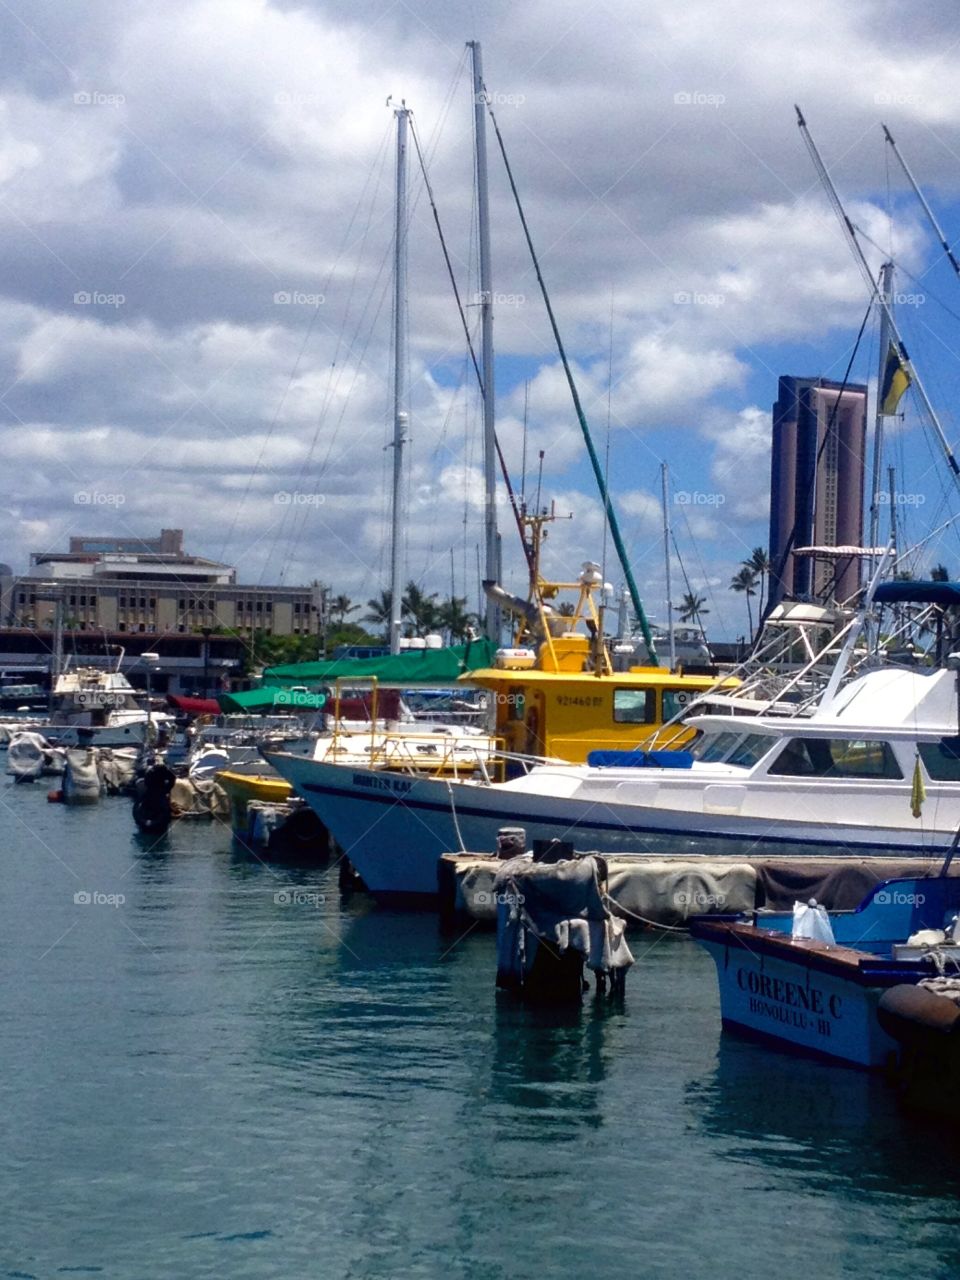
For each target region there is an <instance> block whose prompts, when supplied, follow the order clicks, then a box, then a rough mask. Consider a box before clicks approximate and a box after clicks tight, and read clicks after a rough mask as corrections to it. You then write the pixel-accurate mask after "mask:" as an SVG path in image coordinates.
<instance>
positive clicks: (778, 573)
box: [767, 298, 873, 605]
mask: <svg viewBox="0 0 960 1280" xmlns="http://www.w3.org/2000/svg"><path fill="white" fill-rule="evenodd" d="M872 311H873V298H871V299H870V301H869V302H868V303H867V309H866V311H865V313H864V316H863V320H862V321H861V322H860V332H859V333H858V334H857V340H856V342H855V343H854V344H853V350H852V351H851V352H850V359H849V360H848V361H847V368H846V371H845V372H844V375H843V381H842V382H841V384H840V389H839V391H838V392H837V393H836V397H835V399H834V402H833V407H832V409H831V411H830V418H829V420H828V422H827V426H826V429H825V430H824V433H823V440H822V441H821V442H820V446H819V448H818V449H817V454H816V457H815V458H814V460H813V466H812V467H811V468H810V472H811V474H810V476H809V478H808V481H807V488H808V489H813V487H814V485H815V483H816V478H817V467H819V465H820V459H821V458H822V457H823V451H824V449H825V448H826V447H827V441H828V440H829V439H830V435H831V432H832V431H833V425H834V423H835V422H836V419H837V414H838V412H839V411H840V401H841V399H842V397H843V394H844V392H845V391H846V389H847V383H848V381H849V380H850V373H851V370H852V369H853V362H854V360H856V358H857V351H858V350H859V349H860V342H861V340H862V338H863V332H864V330H865V329H866V327H867V321H868V320H869V319H870V313H871V312H872ZM799 531H800V515H799V513H798V514H797V517H796V519H795V520H794V522H793V528H792V529H791V530H790V537H789V538H788V539H787V545H786V547H784V550H783V554H782V555H781V557H780V560H779V562H778V563H777V564H776V565H775V566H774V570H773V573H772V574H771V575H770V577H771V579H773V580H775V581H776V582H777V583H779V585H780V586H781V587H783V585H784V582H783V571H784V569H785V568H786V567H787V557H788V556H789V555H790V553H791V552H792V551H793V547H794V543H795V542H796V540H797V534H798V533H799ZM767 596H768V605H769V589H768V592H767Z"/></svg>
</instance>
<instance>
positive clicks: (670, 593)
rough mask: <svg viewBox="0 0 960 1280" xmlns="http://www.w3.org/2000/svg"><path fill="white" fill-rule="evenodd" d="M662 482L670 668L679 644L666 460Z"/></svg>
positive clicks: (675, 659)
mask: <svg viewBox="0 0 960 1280" xmlns="http://www.w3.org/2000/svg"><path fill="white" fill-rule="evenodd" d="M660 482H661V487H662V489H663V567H664V573H665V576H666V587H667V635H668V637H669V644H670V670H671V671H674V670H675V669H676V666H677V644H676V639H675V637H674V634H673V591H672V588H671V584H670V472H669V469H668V467H667V464H666V463H665V462H661V463H660Z"/></svg>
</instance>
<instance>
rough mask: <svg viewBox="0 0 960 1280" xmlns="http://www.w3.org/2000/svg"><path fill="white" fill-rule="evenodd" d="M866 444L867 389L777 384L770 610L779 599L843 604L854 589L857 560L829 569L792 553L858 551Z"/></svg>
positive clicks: (801, 381)
mask: <svg viewBox="0 0 960 1280" xmlns="http://www.w3.org/2000/svg"><path fill="white" fill-rule="evenodd" d="M866 445H867V388H866V387H865V386H863V385H860V384H854V383H848V384H847V385H846V387H842V384H841V383H839V382H831V381H829V380H828V379H826V378H792V377H786V376H785V377H782V378H781V379H780V394H779V398H778V399H777V402H776V404H775V405H774V406H773V449H772V451H771V473H770V559H771V561H772V563H773V570H772V572H771V575H770V604H771V606H772V605H775V604H777V603H778V602H779V601H780V600H781V599H783V597H784V596H794V597H798V598H801V599H804V598H806V599H810V598H814V599H823V598H824V597H825V596H828V597H831V598H833V599H835V600H838V601H842V600H848V599H849V598H850V597H851V596H852V595H853V594H854V593H855V592H856V591H857V590H858V589H859V587H860V561H859V560H858V559H856V558H854V557H850V558H849V559H846V560H844V559H839V560H837V561H835V562H834V564H831V563H830V562H829V561H815V560H812V559H810V558H809V557H806V556H796V555H794V552H795V551H796V549H797V548H798V547H809V546H833V547H843V546H855V547H859V546H861V545H862V543H863V482H864V471H865V459H866ZM834 577H836V581H834Z"/></svg>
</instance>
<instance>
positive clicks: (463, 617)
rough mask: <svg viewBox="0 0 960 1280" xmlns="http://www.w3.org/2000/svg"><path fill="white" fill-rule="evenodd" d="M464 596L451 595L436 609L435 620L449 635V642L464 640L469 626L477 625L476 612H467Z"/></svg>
mask: <svg viewBox="0 0 960 1280" xmlns="http://www.w3.org/2000/svg"><path fill="white" fill-rule="evenodd" d="M466 603H467V600H466V597H465V596H451V597H450V599H449V600H444V602H443V603H442V604H441V605H440V607H439V608H438V610H437V620H438V622H439V624H440V626H441V627H442V628H443V629H444V630H445V631H446V633H447V635H448V636H449V639H450V643H451V644H454V643H456V641H458V640H464V639H465V638H466V635H467V632H468V631H469V630H470V628H471V627H474V626H476V625H477V617H476V614H473V613H467V611H466V608H465V607H464V606H465V605H466Z"/></svg>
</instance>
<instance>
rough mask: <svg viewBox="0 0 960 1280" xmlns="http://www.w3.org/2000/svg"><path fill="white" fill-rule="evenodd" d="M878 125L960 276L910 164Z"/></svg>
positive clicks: (944, 237)
mask: <svg viewBox="0 0 960 1280" xmlns="http://www.w3.org/2000/svg"><path fill="white" fill-rule="evenodd" d="M880 127H881V128H882V129H883V136H884V137H885V138H886V140H887V142H889V143H890V147H891V149H892V151H893V154H894V155H895V156H896V157H897V160H898V162H899V164H900V168H901V169H902V170H903V172H904V173H905V174H906V175H907V181H908V182H909V183H910V185H911V187H913V192H914V195H915V196H916V197H917V199H918V200H919V201H920V203H921V204H922V205H923V211H924V213H925V214H926V215H927V219H928V221H929V223H930V225H931V227H933V230H934V232H935V234H936V237H937V239H938V240H939V241H940V248H941V249H942V250H943V252H944V253H945V254H946V255H947V258H948V260H949V262H950V265H951V267H953V269H954V271H955V272H956V273H957V275H958V276H960V262H958V261H957V259H956V258H955V257H954V254H953V250H952V249H951V248H950V246H949V244H948V243H947V238H946V236H945V235H944V234H943V230H942V228H941V226H940V223H939V222H938V221H937V219H936V217H935V216H934V213H933V210H932V209H931V208H930V205H929V204H928V203H927V200H926V197H925V196H924V194H923V192H922V191H921V190H920V188H919V186H918V185H917V180H916V178H915V177H914V176H913V174H912V173H911V172H910V166H909V165H908V164H907V162H906V160H904V158H903V156H902V155H901V154H900V151H899V148H898V147H897V144H896V143H895V142H894V140H893V134H892V133H891V132H890V130H889V129H888V128H887V126H886V125H885V124H884V125H881V126H880Z"/></svg>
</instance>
